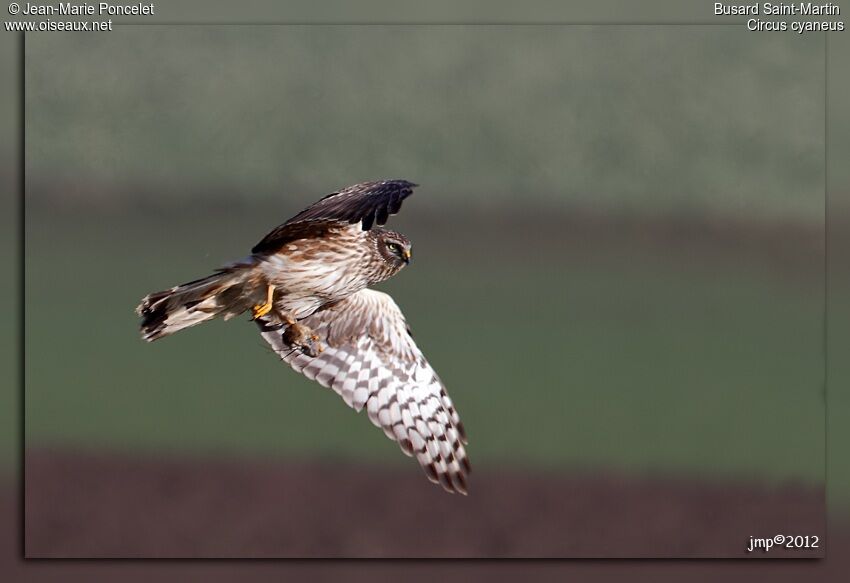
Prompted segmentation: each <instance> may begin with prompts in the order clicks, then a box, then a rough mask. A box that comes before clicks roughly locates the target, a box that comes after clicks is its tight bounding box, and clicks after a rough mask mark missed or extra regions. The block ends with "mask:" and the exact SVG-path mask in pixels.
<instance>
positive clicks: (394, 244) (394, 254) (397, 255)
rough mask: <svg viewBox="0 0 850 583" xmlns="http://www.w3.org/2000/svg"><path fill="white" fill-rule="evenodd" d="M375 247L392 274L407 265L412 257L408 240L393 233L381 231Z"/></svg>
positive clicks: (399, 234)
mask: <svg viewBox="0 0 850 583" xmlns="http://www.w3.org/2000/svg"><path fill="white" fill-rule="evenodd" d="M377 247H378V254H379V255H380V256H381V259H382V260H383V261H384V262H386V264H387V266H388V267H390V269H391V270H392V272H393V273H396V272H398V271H399V270H401V268H402V267H404V266H405V265H407V264H409V263H410V259H411V257H412V256H413V255H412V253H413V250H412V246H411V244H410V239H408V238H407V237H405V236H404V235H402V234H401V233H396V232H395V231H389V230H386V229H381V230H380V232H379V233H378V237H377Z"/></svg>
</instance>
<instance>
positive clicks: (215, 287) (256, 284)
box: [137, 180, 469, 494]
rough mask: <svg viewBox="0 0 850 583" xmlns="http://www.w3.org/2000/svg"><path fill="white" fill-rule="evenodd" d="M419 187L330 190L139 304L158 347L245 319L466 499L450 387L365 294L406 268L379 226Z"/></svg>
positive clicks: (147, 335) (405, 248)
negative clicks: (249, 245)
mask: <svg viewBox="0 0 850 583" xmlns="http://www.w3.org/2000/svg"><path fill="white" fill-rule="evenodd" d="M415 186H416V185H415V184H413V183H411V182H408V181H406V180H383V181H377V182H364V183H362V184H356V185H354V186H350V187H348V188H345V189H343V190H340V191H338V192H335V193H332V194H329V195H328V196H326V197H324V198H322V199H320V200H319V201H317V202H316V203H315V204H313V205H311V206H310V207H308V208H307V209H305V210H304V211H302V212H300V213H299V214H297V215H295V216H294V217H293V218H291V219H289V220H288V221H287V222H285V223H283V224H282V225H280V226H278V227H277V228H275V229H274V230H272V231H271V232H270V233H269V234H268V235H266V236H265V237H264V238H263V239H262V240H261V241H260V242H259V243H257V245H255V246H254V248H253V249H252V250H251V255H250V256H248V257H247V258H246V259H243V260H242V261H238V262H235V263H232V264H230V265H227V266H225V267H223V268H221V269H219V270H217V271H216V272H215V273H214V274H212V275H210V276H208V277H205V278H202V279H198V280H195V281H192V282H189V283H186V284H183V285H178V286H175V287H172V288H170V289H168V290H165V291H161V292H155V293H152V294H149V295H147V296H146V297H145V298H143V299H142V302H141V304H140V305H139V306H138V308H137V313H138V314H139V315H140V316H141V318H142V322H141V331H142V337H143V338H144V339H145V340H148V341H153V340H156V339H158V338H162V337H163V336H167V335H169V334H173V333H174V332H177V331H178V330H182V329H183V328H187V327H190V326H194V325H195V324H199V323H201V322H204V321H206V320H210V319H212V318H215V317H222V318H224V319H229V318H232V317H233V316H236V315H238V314H241V313H244V312H246V311H249V310H250V311H251V312H252V313H253V315H254V319H255V320H256V322H257V324H258V326H259V327H260V331H261V334H262V336H263V338H265V339H266V341H267V342H269V344H270V345H271V346H272V348H273V349H274V350H275V352H277V353H278V355H280V356H281V358H282V359H283V360H284V361H285V362H287V363H288V364H289V365H290V366H292V368H294V369H295V370H296V371H298V372H301V373H303V374H304V375H306V376H307V377H308V378H311V379H315V380H316V381H317V382H319V383H320V384H322V385H324V386H326V387H330V388H332V389H333V390H335V391H336V392H337V393H339V394H340V395H341V396H342V397H343V399H344V400H345V402H346V403H347V404H348V405H350V406H351V407H353V408H355V409H356V410H358V411H360V410H361V409H363V408H364V407H365V408H366V409H367V411H368V413H369V418H370V419H371V420H372V422H373V423H375V424H376V425H378V426H379V427H381V428H383V430H384V432H385V433H386V435H387V436H388V437H390V438H391V439H394V440H396V441H398V442H399V444H400V446H401V448H402V450H403V451H404V452H405V453H406V454H407V455H415V456H416V458H417V460H418V461H419V463H420V464H421V465H422V467H423V469H425V472H426V475H427V476H428V478H429V479H431V480H432V481H434V482H436V483H439V484H441V485H442V486H443V488H444V489H446V490H447V491H450V492H462V493H464V494H465V493H466V476H467V475H468V473H469V462H468V460H467V457H466V452H465V449H464V444H465V443H466V437H465V434H464V431H463V426H462V425H461V423H460V419H459V418H458V416H457V412H456V411H455V409H454V407H453V405H452V403H451V400H450V399H449V397H448V395H447V394H446V391H445V387H444V386H443V384H442V382H441V381H440V380H439V378H438V377H437V375H436V373H435V372H434V370H433V369H432V368H431V366H430V365H429V364H428V362H427V360H425V357H424V356H423V355H422V353H421V352H420V351H419V349H418V347H417V346H416V344H415V343H414V341H413V337H412V336H411V335H410V330H409V328H408V327H407V324H406V322H405V320H404V316H403V315H402V314H401V311H400V310H399V308H398V306H397V305H396V304H395V302H393V300H392V298H390V297H389V296H387V295H386V294H382V293H380V292H375V291H372V290H368V289H366V288H367V286H369V285H372V284H375V283H378V282H381V281H384V280H386V279H388V278H390V277H392V276H393V275H395V274H396V273H398V272H399V271H400V270H401V269H402V268H403V267H404V266H405V265H407V264H408V263H409V262H410V257H411V244H410V241H409V240H408V239H407V237H405V236H404V235H402V234H401V233H397V232H394V231H390V230H387V229H383V228H380V227H378V226H376V225H383V224H385V223H386V221H387V219H388V217H389V216H390V215H393V214H395V213H397V212H398V211H399V209H400V208H401V204H402V201H403V200H404V199H405V198H407V197H408V196H410V195H411V194H412V193H413V188H414V187H415Z"/></svg>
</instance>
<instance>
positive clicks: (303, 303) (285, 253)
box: [261, 239, 369, 318]
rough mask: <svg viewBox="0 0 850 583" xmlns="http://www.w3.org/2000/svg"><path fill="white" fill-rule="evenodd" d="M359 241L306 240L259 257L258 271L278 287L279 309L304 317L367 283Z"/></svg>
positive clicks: (365, 254) (367, 275) (364, 254)
mask: <svg viewBox="0 0 850 583" xmlns="http://www.w3.org/2000/svg"><path fill="white" fill-rule="evenodd" d="M358 243H360V242H359V241H350V242H348V243H347V244H346V242H344V241H341V240H323V239H307V240H302V241H295V242H292V243H288V244H286V245H284V246H283V248H282V249H280V250H279V251H278V252H276V253H273V254H271V255H269V256H267V257H265V258H263V260H262V263H261V268H262V270H263V273H264V275H265V278H266V279H267V280H268V282H269V283H271V284H273V285H274V286H275V287H276V288H278V290H279V292H278V297H279V298H280V299H279V303H280V304H282V305H281V306H280V307H281V308H282V309H284V310H286V311H287V312H290V313H292V315H293V316H295V317H296V318H304V317H307V316H309V315H310V314H312V313H313V312H315V311H316V310H317V309H318V308H320V307H321V306H322V305H324V304H327V303H329V302H335V301H339V300H342V299H344V298H347V297H348V296H350V295H351V294H353V293H356V292H358V291H360V290H361V289H363V288H365V287H366V286H367V285H368V283H369V270H368V269H367V264H368V259H367V257H366V256H367V253H368V247H367V246H366V245H363V244H358Z"/></svg>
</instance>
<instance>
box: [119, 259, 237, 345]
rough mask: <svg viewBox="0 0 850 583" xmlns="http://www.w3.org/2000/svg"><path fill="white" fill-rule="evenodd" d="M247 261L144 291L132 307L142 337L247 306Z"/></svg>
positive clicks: (156, 336)
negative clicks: (152, 291)
mask: <svg viewBox="0 0 850 583" xmlns="http://www.w3.org/2000/svg"><path fill="white" fill-rule="evenodd" d="M252 267H253V264H251V263H247V262H246V263H237V264H234V265H232V266H229V267H226V268H223V269H221V270H220V271H218V272H217V273H214V274H212V275H210V276H208V277H205V278H202V279H197V280H195V281H190V282H189V283H184V284H182V285H177V286H174V287H173V288H171V289H168V290H164V291H160V292H154V293H151V294H148V295H147V296H145V297H144V298H143V299H142V303H140V304H139V306H138V307H137V308H136V313H137V314H138V315H139V316H141V317H142V324H141V333H142V338H144V339H145V340H147V341H148V342H151V341H153V340H157V339H159V338H162V337H163V336H168V335H169V334H173V333H174V332H177V331H178V330H182V329H183V328H188V327H190V326H194V325H196V324H200V323H201V322H206V321H207V320H211V319H213V318H215V317H217V316H221V317H223V318H224V319H225V320H226V319H228V318H231V317H233V316H236V315H238V314H241V313H242V312H244V311H245V310H247V309H248V308H249V307H250V306H249V305H248V303H249V302H248V300H247V299H246V298H247V296H249V295H250V294H248V293H247V292H248V291H249V290H247V289H246V287H247V286H248V285H249V283H250V280H251V277H250V276H251V268H252Z"/></svg>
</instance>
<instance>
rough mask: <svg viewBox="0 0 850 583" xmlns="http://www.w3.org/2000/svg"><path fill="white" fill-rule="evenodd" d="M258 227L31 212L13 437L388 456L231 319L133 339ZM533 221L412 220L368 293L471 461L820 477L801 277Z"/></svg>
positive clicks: (814, 323)
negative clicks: (145, 310)
mask: <svg viewBox="0 0 850 583" xmlns="http://www.w3.org/2000/svg"><path fill="white" fill-rule="evenodd" d="M415 204H416V201H415V198H414V199H412V201H411V202H410V203H409V207H410V212H413V209H414V207H415ZM267 221H268V217H267V216H265V215H263V214H259V213H258V214H257V215H251V214H250V213H248V214H245V215H236V216H235V217H234V216H229V217H228V216H220V215H214V216H209V215H204V214H200V215H195V216H192V217H184V218H183V219H163V218H161V217H148V218H147V219H145V220H142V219H127V218H124V219H122V218H120V216H119V217H114V216H113V217H108V216H107V217H94V218H85V217H83V216H75V217H74V218H73V220H71V221H67V220H58V219H55V218H54V219H51V218H48V217H46V216H44V215H43V214H39V215H38V216H37V217H32V219H31V222H30V223H29V224H28V232H27V289H28V292H27V330H28V334H27V344H26V350H27V355H28V358H27V393H26V438H27V444H28V445H29V446H36V445H42V446H51V445H53V446H63V447H69V446H70V447H95V448H110V449H116V450H142V451H148V452H154V453H177V452H182V453H196V454H197V453H200V454H205V455H217V454H220V453H224V452H227V453H232V454H251V455H264V456H265V455H272V456H293V455H294V456H307V457H315V456H328V457H333V456H353V457H355V458H361V459H363V458H380V459H385V460H387V461H389V462H400V461H402V459H403V458H401V456H400V455H399V454H398V452H397V451H396V446H395V445H394V444H392V443H390V442H389V441H387V440H386V439H385V438H384V436H383V435H382V433H381V432H380V431H377V430H375V429H374V428H372V427H371V425H370V424H369V422H368V420H367V419H366V417H365V415H360V416H357V415H355V414H354V413H353V412H351V411H350V410H348V408H347V407H346V406H345V405H344V404H343V403H342V402H341V400H339V399H338V397H337V396H336V395H334V394H333V393H331V392H330V391H327V390H325V389H323V388H321V387H319V386H318V385H314V384H313V383H310V382H309V381H306V380H305V379H303V378H301V377H300V376H299V375H296V374H295V373H294V372H292V371H291V370H289V369H288V367H285V366H284V365H282V364H280V363H279V362H278V360H277V358H276V356H275V355H274V354H272V353H271V352H270V351H269V350H268V349H266V348H265V346H264V344H263V342H262V341H261V339H260V338H259V337H258V335H257V333H256V331H255V330H254V326H253V325H252V324H250V323H248V322H244V321H238V320H234V321H230V322H226V323H225V322H215V323H212V324H209V325H204V326H202V327H199V328H196V329H192V330H188V331H185V332H182V333H180V334H178V335H175V336H174V337H170V338H167V339H164V340H162V341H160V342H157V343H154V344H151V345H148V344H145V343H144V342H142V341H141V340H140V339H139V337H138V333H137V318H136V316H135V314H134V313H133V308H134V307H135V305H136V303H137V301H138V300H139V298H140V297H141V296H142V295H143V294H144V293H146V292H148V291H153V290H154V289H161V288H164V287H167V286H170V285H172V284H175V283H178V282H181V281H185V280H188V279H192V278H195V277H196V276H200V275H203V274H204V272H205V271H207V270H208V269H211V268H213V267H215V266H216V265H218V264H219V263H222V262H224V261H227V260H229V259H234V258H237V256H238V255H236V254H234V253H233V250H234V249H247V248H249V247H250V245H251V243H253V240H254V239H256V238H257V236H256V233H258V232H259V231H258V230H257V224H260V225H264V224H265V223H266V222H267ZM401 222H402V224H404V221H403V220H402V221H401ZM408 222H409V221H408ZM533 227H534V225H532V224H529V225H523V224H519V225H517V228H516V229H515V233H516V234H514V235H509V236H508V237H503V238H499V237H490V238H488V236H487V235H486V233H487V231H486V230H484V229H481V230H478V231H476V230H475V229H474V226H473V227H472V228H469V229H468V230H466V231H465V232H461V231H458V233H459V234H456V235H455V236H454V237H450V239H449V241H444V240H443V237H437V236H434V235H431V236H429V234H428V229H426V228H423V227H422V226H411V229H408V231H409V232H410V231H411V230H412V231H413V233H415V235H413V237H414V241H415V245H416V259H415V263H414V264H413V266H412V267H411V268H410V269H408V270H406V271H404V272H402V273H401V274H400V275H399V276H398V277H397V278H396V279H394V280H392V281H391V282H388V283H387V284H386V285H384V286H383V289H385V290H387V291H389V292H391V293H392V294H393V296H394V297H395V298H396V299H397V301H398V302H399V304H400V305H401V306H402V308H403V309H404V310H405V312H406V314H407V316H408V319H409V321H410V323H411V325H412V327H413V330H414V334H415V335H416V338H417V340H418V342H419V344H420V346H421V347H422V348H423V350H424V351H425V352H426V353H427V355H428V356H429V358H430V359H431V361H432V363H433V364H434V366H435V367H436V368H437V369H438V371H439V372H440V374H441V376H442V377H443V379H444V381H445V382H446V383H447V384H448V386H449V389H450V392H451V394H452V396H453V398H454V399H455V401H456V403H457V406H458V408H459V410H460V412H461V414H462V415H463V418H464V421H465V424H466V425H467V427H468V429H469V433H470V439H471V445H470V452H471V455H472V456H473V458H474V461H475V462H476V463H479V464H507V463H511V464H514V463H519V464H532V465H543V466H555V467H557V466H561V467H563V466H570V467H576V466H578V467H584V468H588V469H594V468H602V469H615V470H624V471H637V472H646V471H663V472H675V473H681V472H686V473H696V474H699V473H705V474H712V475H734V476H740V477H754V478H761V479H799V480H803V481H807V482H819V481H820V480H821V479H822V476H823V415H824V411H823V398H822V382H823V376H822V370H823V357H822V344H821V339H822V334H823V332H822V315H823V304H822V294H823V292H822V285H821V283H820V280H819V278H818V277H817V271H815V272H814V273H815V275H814V276H813V277H805V272H804V273H803V274H794V273H791V274H788V273H781V272H780V273H776V272H771V271H770V270H765V269H763V266H762V265H761V264H760V263H759V262H758V261H752V260H750V259H746V260H734V259H731V260H730V259H729V258H726V259H723V258H720V259H718V258H716V257H714V258H712V257H711V256H710V254H709V256H707V257H706V256H705V253H704V252H702V253H697V252H693V251H688V250H687V249H686V250H684V251H676V250H675V249H673V250H670V251H661V252H659V250H658V249H657V248H654V249H647V248H641V246H640V245H638V246H635V245H633V244H632V243H631V242H628V241H626V242H625V243H620V244H617V243H615V244H612V245H610V246H608V248H607V249H606V248H602V249H599V250H589V251H588V250H587V249H575V248H569V247H568V246H567V242H562V241H561V240H560V239H559V237H558V236H556V235H555V236H552V237H551V238H549V239H541V238H539V237H534V236H531V237H529V238H528V241H526V240H525V239H526V238H524V237H523V236H522V233H523V230H524V229H532V228H533ZM490 232H495V231H490ZM541 241H545V242H541ZM57 282H61V283H60V288H59V289H58V290H57V288H56V285H57ZM57 292H58V294H59V296H60V297H57ZM60 298H61V299H60Z"/></svg>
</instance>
